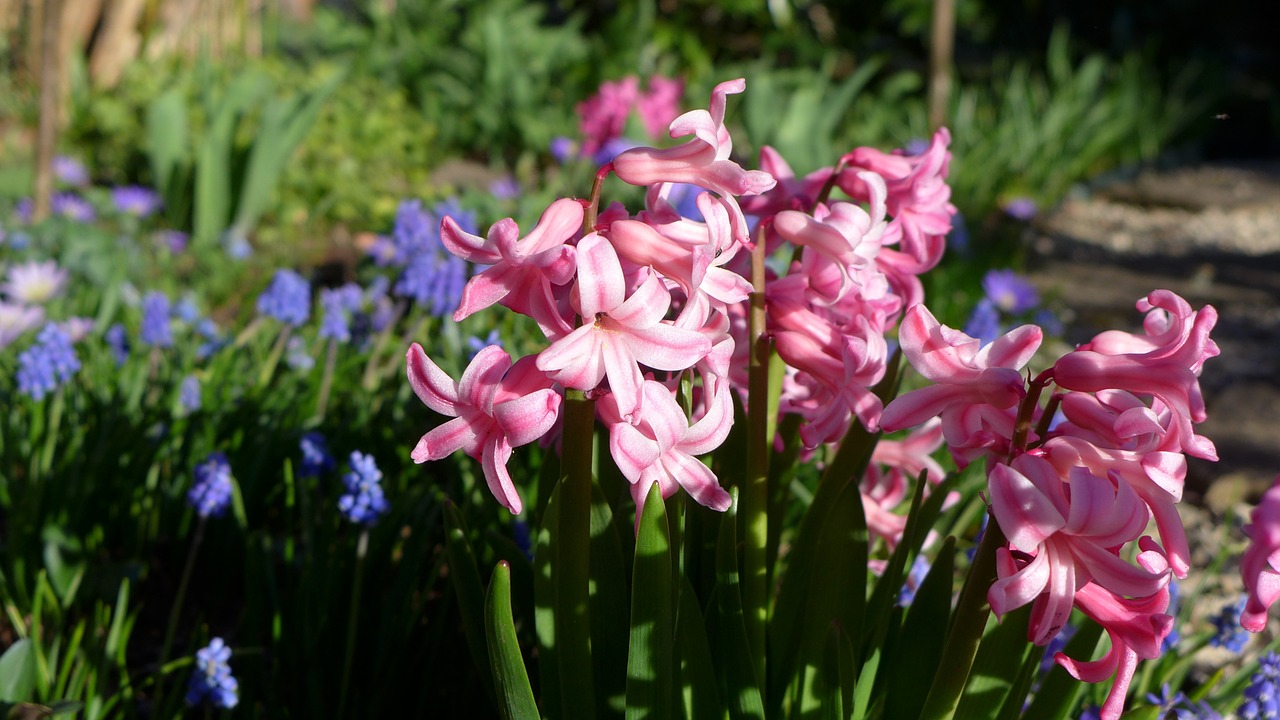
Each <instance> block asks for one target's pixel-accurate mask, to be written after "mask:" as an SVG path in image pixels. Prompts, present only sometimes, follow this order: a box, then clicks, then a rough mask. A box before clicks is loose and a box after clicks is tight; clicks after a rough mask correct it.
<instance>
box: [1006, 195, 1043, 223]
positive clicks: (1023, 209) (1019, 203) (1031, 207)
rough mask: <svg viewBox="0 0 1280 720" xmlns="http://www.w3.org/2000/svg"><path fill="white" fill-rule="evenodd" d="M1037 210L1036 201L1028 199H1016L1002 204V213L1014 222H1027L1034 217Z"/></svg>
mask: <svg viewBox="0 0 1280 720" xmlns="http://www.w3.org/2000/svg"><path fill="white" fill-rule="evenodd" d="M1038 211H1039V208H1037V207H1036V201H1035V200H1032V199H1031V198H1028V197H1016V198H1014V199H1012V200H1010V201H1008V202H1006V203H1005V204H1004V212H1005V214H1006V215H1008V216H1009V217H1011V218H1014V219H1015V220H1021V221H1023V222H1028V221H1030V220H1031V219H1032V218H1034V217H1035V216H1036V212H1038Z"/></svg>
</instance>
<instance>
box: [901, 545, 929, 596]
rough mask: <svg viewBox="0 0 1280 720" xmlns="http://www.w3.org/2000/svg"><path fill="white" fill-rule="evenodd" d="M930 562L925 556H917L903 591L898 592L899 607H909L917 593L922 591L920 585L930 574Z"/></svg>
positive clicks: (908, 573)
mask: <svg viewBox="0 0 1280 720" xmlns="http://www.w3.org/2000/svg"><path fill="white" fill-rule="evenodd" d="M929 567H930V565H929V560H928V559H927V558H926V557H925V556H923V555H916V559H915V561H914V562H912V563H911V570H910V571H908V572H907V577H906V580H905V581H904V582H903V584H902V589H901V590H899V591H898V606H899V607H909V606H910V605H911V601H913V600H915V599H916V591H917V590H919V589H920V583H922V582H924V579H925V576H927V575H928V574H929Z"/></svg>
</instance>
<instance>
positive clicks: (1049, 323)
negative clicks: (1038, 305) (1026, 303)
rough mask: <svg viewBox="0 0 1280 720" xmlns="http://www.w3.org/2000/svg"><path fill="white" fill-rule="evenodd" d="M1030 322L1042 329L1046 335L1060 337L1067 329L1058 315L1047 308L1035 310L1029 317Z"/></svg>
mask: <svg viewBox="0 0 1280 720" xmlns="http://www.w3.org/2000/svg"><path fill="white" fill-rule="evenodd" d="M1031 322H1033V323H1035V324H1036V325H1039V326H1040V329H1041V330H1044V334H1045V336H1048V337H1062V334H1063V333H1064V332H1066V331H1067V329H1066V327H1065V326H1063V324H1062V320H1059V319H1058V316H1057V315H1056V314H1054V312H1053V311H1052V310H1050V309H1048V308H1044V309H1041V310H1037V311H1036V314H1035V315H1034V316H1033V317H1032V318H1031Z"/></svg>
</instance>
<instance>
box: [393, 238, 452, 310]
mask: <svg viewBox="0 0 1280 720" xmlns="http://www.w3.org/2000/svg"><path fill="white" fill-rule="evenodd" d="M467 270H468V268H467V263H466V261H465V260H463V259H462V258H459V257H455V256H453V255H450V254H448V253H445V252H443V251H441V252H437V253H433V254H431V255H426V254H422V255H417V256H415V257H414V258H413V259H412V260H410V261H409V266H408V267H407V268H405V270H404V274H403V275H401V276H400V280H399V281H398V282H397V283H396V293H397V294H398V295H401V296H404V297H409V298H412V299H413V301H414V302H415V303H417V304H418V305H420V306H422V307H424V308H426V310H427V311H428V312H429V313H431V314H432V315H434V316H436V317H441V318H443V317H449V316H451V315H452V314H453V311H454V310H455V309H457V307H458V304H459V303H460V302H462V289H463V287H465V286H466V284H467V275H468V273H467Z"/></svg>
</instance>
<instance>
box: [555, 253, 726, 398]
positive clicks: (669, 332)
mask: <svg viewBox="0 0 1280 720" xmlns="http://www.w3.org/2000/svg"><path fill="white" fill-rule="evenodd" d="M642 276H643V277H644V280H643V282H641V283H640V286H639V287H637V288H636V290H635V292H633V293H632V294H631V295H630V297H628V296H627V294H626V291H627V287H626V285H627V284H626V279H625V277H624V276H623V273H622V264H621V262H620V261H619V260H618V254H617V252H615V251H614V249H613V246H612V245H611V244H610V243H609V241H608V240H606V239H605V238H604V237H602V236H600V235H599V234H596V233H592V234H590V235H588V236H586V237H585V238H583V239H582V241H581V242H579V243H578V284H577V296H578V303H579V306H580V307H579V309H578V314H579V315H581V316H582V319H583V323H582V325H581V326H580V327H578V328H576V329H574V330H573V332H571V333H569V334H568V335H565V336H564V337H562V338H560V339H559V340H556V341H555V342H553V343H552V344H551V346H550V347H548V348H547V349H545V350H543V351H542V352H541V353H540V354H539V355H538V369H539V370H542V371H543V372H545V373H547V374H548V375H549V376H550V377H551V378H552V379H553V380H555V381H556V382H558V383H560V384H561V385H564V386H565V387H570V388H576V389H578V390H593V389H595V388H596V386H598V385H599V384H600V382H601V381H602V380H604V379H605V377H608V378H609V388H610V389H611V390H612V391H613V393H614V394H615V395H616V396H617V403H618V410H619V412H620V413H621V414H622V416H623V417H624V418H627V419H628V420H629V421H632V422H636V421H638V419H637V418H636V417H635V414H636V411H637V410H639V409H640V403H641V400H642V398H641V393H640V383H641V380H642V379H643V378H642V376H641V374H640V367H639V366H640V365H641V364H643V365H646V366H648V367H651V368H653V369H655V370H670V371H679V370H685V369H688V368H691V367H693V365H694V363H696V362H698V361H699V360H701V359H702V358H703V357H704V356H705V355H706V354H707V353H709V352H711V341H710V340H709V339H707V337H706V336H705V335H703V334H702V333H699V332H698V331H697V330H690V329H687V328H681V327H676V326H675V325H672V324H671V323H669V322H666V321H664V320H663V317H664V316H665V315H666V314H667V310H668V309H669V308H670V307H671V294H670V293H669V292H668V291H667V289H666V286H664V285H663V282H662V278H661V277H659V276H658V275H657V274H655V273H653V272H652V271H650V270H648V269H647V268H646V269H644V270H643V271H642Z"/></svg>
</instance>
